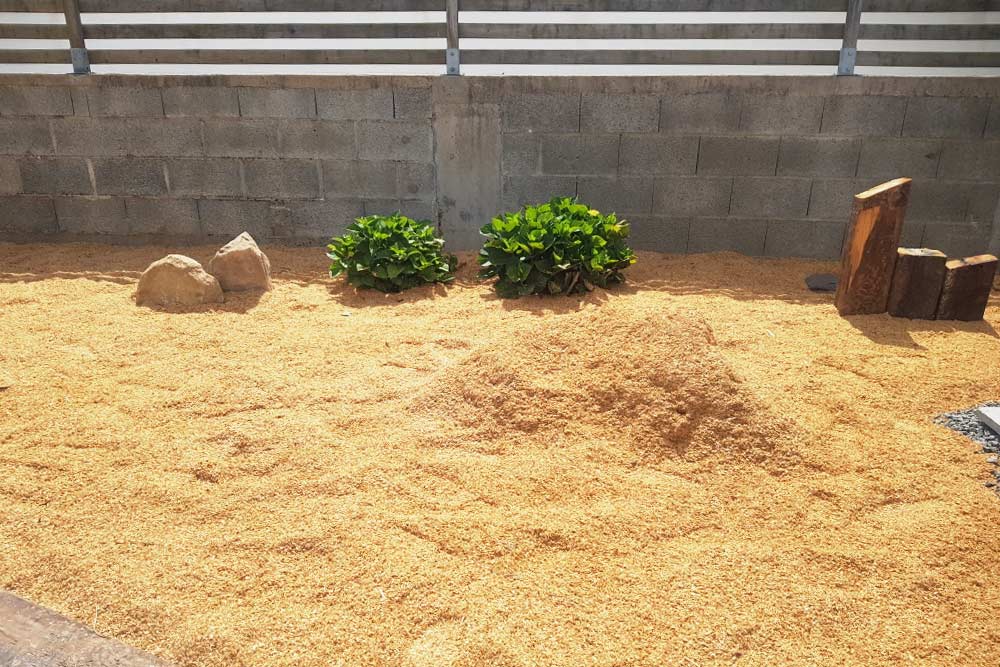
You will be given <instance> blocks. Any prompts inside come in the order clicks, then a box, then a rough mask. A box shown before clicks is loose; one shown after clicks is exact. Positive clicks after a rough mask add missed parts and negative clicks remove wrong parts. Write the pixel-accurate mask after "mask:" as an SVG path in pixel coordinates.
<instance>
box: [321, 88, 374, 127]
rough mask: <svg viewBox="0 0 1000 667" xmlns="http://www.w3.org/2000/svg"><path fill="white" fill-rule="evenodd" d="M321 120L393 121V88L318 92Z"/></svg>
mask: <svg viewBox="0 0 1000 667" xmlns="http://www.w3.org/2000/svg"><path fill="white" fill-rule="evenodd" d="M316 105H317V108H318V109H319V117H320V118H329V119H333V120H392V118H393V104H392V88H367V89H363V90H317V91H316Z"/></svg>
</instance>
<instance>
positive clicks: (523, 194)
mask: <svg viewBox="0 0 1000 667" xmlns="http://www.w3.org/2000/svg"><path fill="white" fill-rule="evenodd" d="M575 196H576V177H575V176H505V177H504V179H503V209H504V210H505V211H516V210H518V209H519V208H521V207H523V206H525V205H534V204H542V203H545V202H547V201H549V200H550V199H552V198H553V197H575ZM484 224H485V223H484Z"/></svg>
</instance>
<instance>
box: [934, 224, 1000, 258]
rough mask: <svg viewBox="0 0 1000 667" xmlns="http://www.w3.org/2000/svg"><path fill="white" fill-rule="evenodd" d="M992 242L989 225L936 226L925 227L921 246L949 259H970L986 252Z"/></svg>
mask: <svg viewBox="0 0 1000 667" xmlns="http://www.w3.org/2000/svg"><path fill="white" fill-rule="evenodd" d="M989 242H990V226H989V225H988V224H972V223H963V224H934V225H930V224H929V225H925V226H924V235H923V239H922V241H921V245H923V246H925V247H927V248H934V249H936V250H940V251H941V252H943V253H945V254H946V255H948V256H949V257H968V256H970V255H980V254H982V253H984V252H986V250H987V248H988V247H989Z"/></svg>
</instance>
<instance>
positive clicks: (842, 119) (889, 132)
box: [820, 95, 906, 137]
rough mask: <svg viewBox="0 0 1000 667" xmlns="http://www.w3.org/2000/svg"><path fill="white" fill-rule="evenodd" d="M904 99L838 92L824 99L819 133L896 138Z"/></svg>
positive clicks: (901, 117) (901, 119) (902, 112)
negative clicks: (840, 93) (839, 93)
mask: <svg viewBox="0 0 1000 667" xmlns="http://www.w3.org/2000/svg"><path fill="white" fill-rule="evenodd" d="M905 113H906V98H905V97H891V96H888V95H842V96H840V95H838V96H833V97H828V98H826V106H825V107H824V108H823V127H822V129H821V130H820V131H821V132H822V133H823V134H838V135H849V136H862V135H864V136H872V137H887V136H888V137H898V136H899V133H900V132H901V131H902V129H903V116H904V115H905Z"/></svg>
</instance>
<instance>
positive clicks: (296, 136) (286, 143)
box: [279, 120, 358, 159]
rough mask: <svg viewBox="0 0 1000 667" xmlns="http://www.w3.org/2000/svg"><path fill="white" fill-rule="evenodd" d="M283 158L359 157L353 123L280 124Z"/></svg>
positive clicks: (296, 121) (297, 122) (309, 121)
mask: <svg viewBox="0 0 1000 667" xmlns="http://www.w3.org/2000/svg"><path fill="white" fill-rule="evenodd" d="M279 132H280V137H281V139H280V155H281V156H282V157H291V158H321V159H322V158H331V159H351V158H356V157H357V156H358V149H357V145H356V143H355V137H354V123H353V122H352V121H328V120H290V121H285V122H283V123H281V125H280V128H279Z"/></svg>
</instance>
